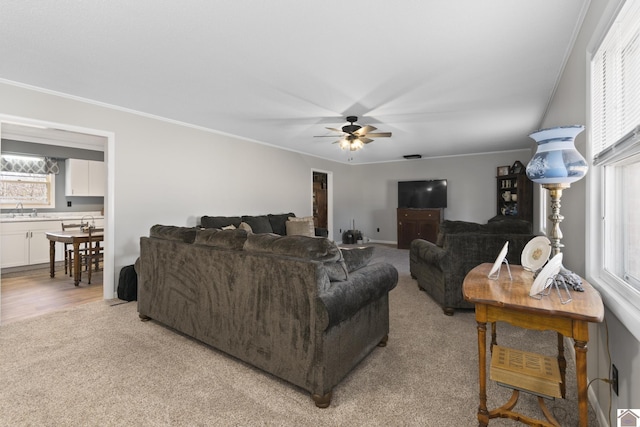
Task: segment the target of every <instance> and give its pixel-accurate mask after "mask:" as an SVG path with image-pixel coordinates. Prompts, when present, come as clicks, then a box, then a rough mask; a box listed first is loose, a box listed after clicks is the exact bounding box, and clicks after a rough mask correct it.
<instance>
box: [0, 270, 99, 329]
mask: <svg viewBox="0 0 640 427" xmlns="http://www.w3.org/2000/svg"><path fill="white" fill-rule="evenodd" d="M86 277H87V276H86V273H85V272H83V275H82V278H83V281H81V282H80V286H74V285H73V279H72V278H71V277H69V276H68V275H65V274H64V268H63V267H62V266H60V267H56V277H55V278H51V277H49V265H48V264H46V265H42V266H36V267H35V268H33V269H29V270H25V271H15V270H14V271H3V272H2V276H1V280H2V282H1V283H0V286H1V289H0V291H1V293H0V325H6V324H8V323H11V322H16V321H18V320H22V319H26V318H29V317H34V316H39V315H41V314H45V313H49V312H51V311H56V310H60V309H63V308H69V307H74V306H77V305H81V304H86V303H88V302H93V301H100V300H102V299H103V293H102V270H100V271H95V272H93V274H92V276H91V285H87V282H86Z"/></svg>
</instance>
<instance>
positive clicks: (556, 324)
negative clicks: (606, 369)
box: [463, 263, 604, 427]
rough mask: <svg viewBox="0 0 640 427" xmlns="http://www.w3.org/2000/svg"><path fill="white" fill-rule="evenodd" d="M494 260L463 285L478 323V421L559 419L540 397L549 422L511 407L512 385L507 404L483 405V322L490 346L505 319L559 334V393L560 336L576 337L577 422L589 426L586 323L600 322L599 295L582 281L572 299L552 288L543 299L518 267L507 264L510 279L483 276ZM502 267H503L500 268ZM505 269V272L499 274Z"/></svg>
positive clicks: (562, 368) (529, 276) (551, 422)
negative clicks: (534, 294)
mask: <svg viewBox="0 0 640 427" xmlns="http://www.w3.org/2000/svg"><path fill="white" fill-rule="evenodd" d="M491 267H492V264H489V263H487V264H480V265H479V266H477V267H475V268H474V269H473V270H471V271H470V272H469V274H467V276H466V277H465V279H464V283H463V294H464V298H465V299H466V300H467V301H469V302H472V303H474V304H475V306H476V322H477V324H478V370H479V383H480V406H479V407H478V425H479V426H481V427H486V426H487V425H488V423H489V420H490V419H491V418H498V417H501V418H510V419H513V420H518V421H521V422H523V423H525V424H528V425H538V426H555V425H557V421H555V420H554V419H553V417H552V416H551V414H550V413H549V412H548V411H547V410H546V407H545V406H544V402H543V399H542V398H541V397H539V399H538V400H539V402H540V404H541V408H542V410H543V413H544V414H545V416H546V417H547V419H548V422H545V421H542V420H535V419H532V418H530V417H527V416H524V415H522V414H519V413H517V412H515V411H513V410H512V409H513V408H514V407H515V405H516V403H517V401H518V390H517V389H514V392H513V395H512V397H511V399H510V400H509V402H507V403H506V404H505V405H503V406H501V407H499V408H496V409H494V410H492V411H489V410H488V409H487V372H486V371H487V354H486V350H487V349H486V347H487V344H486V332H487V322H491V323H492V340H491V346H492V348H493V346H494V345H495V344H496V332H495V322H497V321H504V322H507V323H510V324H512V325H514V326H518V327H521V328H527V329H534V330H540V331H542V330H553V331H556V332H557V333H558V358H557V359H558V365H559V369H560V374H561V378H562V386H561V387H562V396H563V397H564V396H565V390H564V384H565V381H564V380H565V372H566V361H565V358H564V344H563V337H570V338H573V340H574V348H575V351H576V377H577V388H578V411H579V415H580V426H581V427H587V421H588V401H587V342H588V341H589V328H588V325H589V322H602V319H603V318H604V306H603V304H602V299H601V298H600V294H599V293H598V291H596V290H595V289H594V288H593V286H591V284H589V283H588V282H586V281H585V280H583V287H584V290H585V291H584V292H575V291H571V296H572V297H573V300H572V301H571V302H570V303H568V304H562V303H561V302H560V299H559V298H558V295H557V294H556V293H554V292H552V293H551V294H550V295H548V296H545V297H543V298H542V299H535V298H532V297H530V296H529V290H530V288H531V285H532V284H533V273H531V272H529V271H526V270H524V269H523V268H522V266H519V265H513V266H511V274H512V276H513V280H510V279H509V276H508V274H501V275H500V278H499V279H498V280H491V279H489V278H488V277H487V275H488V274H489V271H490V270H491ZM503 268H504V267H503ZM503 273H504V272H503Z"/></svg>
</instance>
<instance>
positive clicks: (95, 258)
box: [80, 228, 104, 285]
mask: <svg viewBox="0 0 640 427" xmlns="http://www.w3.org/2000/svg"><path fill="white" fill-rule="evenodd" d="M97 232H101V233H102V232H104V228H89V230H88V233H89V242H88V243H87V248H86V250H85V251H83V252H81V254H80V257H81V262H82V264H81V265H84V266H85V269H86V270H87V276H88V277H87V284H89V285H90V284H91V272H92V271H93V270H94V268H95V271H98V269H99V268H100V261H102V260H104V252H103V249H104V248H103V247H102V246H101V245H100V241H96V242H91V235H92V234H93V233H97ZM80 277H82V270H81V271H80Z"/></svg>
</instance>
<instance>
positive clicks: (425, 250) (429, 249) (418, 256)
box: [409, 239, 447, 270]
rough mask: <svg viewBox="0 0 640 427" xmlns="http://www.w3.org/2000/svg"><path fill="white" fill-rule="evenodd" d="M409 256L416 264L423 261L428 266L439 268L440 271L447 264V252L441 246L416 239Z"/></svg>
mask: <svg viewBox="0 0 640 427" xmlns="http://www.w3.org/2000/svg"><path fill="white" fill-rule="evenodd" d="M409 255H410V257H411V259H412V260H413V261H414V262H417V261H418V260H422V261H424V262H425V263H427V264H431V265H434V266H437V267H438V268H439V269H440V270H442V269H443V268H445V267H444V264H445V262H446V257H447V252H446V251H445V250H444V249H442V248H441V247H440V246H437V245H435V244H434V243H431V242H429V241H427V240H422V239H415V240H413V241H412V242H411V247H410V250H409Z"/></svg>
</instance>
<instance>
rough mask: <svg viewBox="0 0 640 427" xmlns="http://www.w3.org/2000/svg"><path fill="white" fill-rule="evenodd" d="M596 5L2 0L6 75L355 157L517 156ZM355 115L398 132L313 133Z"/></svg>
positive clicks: (489, 0) (585, 0)
mask: <svg viewBox="0 0 640 427" xmlns="http://www.w3.org/2000/svg"><path fill="white" fill-rule="evenodd" d="M588 4H589V0H562V1H558V0H536V1H525V0H520V1H518V0H484V1H478V0H395V1H389V0H322V1H319V0H316V1H300V0H271V1H269V0H226V1H222V0H209V1H206V0H181V1H177V0H176V1H169V0H164V1H158V0H135V1H132V0H109V1H95V0H94V1H81V0H75V1H74V0H62V1H61V0H57V1H54V0H46V1H44V0H2V1H1V2H0V78H1V79H6V80H9V81H14V82H19V83H23V84H28V85H33V86H36V87H40V88H45V89H49V90H53V91H57V92H61V93H65V94H69V95H74V96H78V97H82V98H87V99H91V100H96V101H99V102H101V103H107V104H111V105H114V106H119V107H123V108H127V109H132V110H136V111H140V112H144V113H148V114H153V115H156V116H161V117H165V118H169V119H173V120H177V121H181V122H185V123H189V124H193V125H197V126H202V127H205V128H209V129H213V130H217V131H220V132H224V133H228V134H233V135H237V136H241V137H244V138H248V139H251V140H255V141H260V142H263V143H267V144H271V145H275V146H280V147H283V148H286V149H290V150H294V151H299V152H303V153H308V154H311V155H315V156H319V157H323V158H327V159H332V160H336V161H340V162H347V161H351V162H353V163H371V162H381V161H390V160H400V159H402V156H403V155H405V154H421V155H422V156H423V157H435V156H446V155H457V154H468V153H479V152H492V151H503V150H514V149H521V148H528V147H530V146H531V143H532V140H531V139H530V138H528V136H527V135H528V134H529V133H531V132H532V131H534V130H536V129H537V128H538V127H539V125H540V123H541V121H542V118H543V115H544V113H545V109H546V108H547V104H548V103H549V101H550V99H551V97H552V95H553V91H554V88H555V86H556V84H557V82H558V79H559V77H560V74H561V72H562V68H563V66H564V63H565V61H566V59H567V56H568V54H569V53H570V50H571V48H572V44H573V40H574V38H575V36H576V34H577V31H578V29H579V25H580V24H581V22H582V18H583V16H584V13H585V12H586V8H587V7H588ZM347 115H355V116H358V117H359V121H358V123H359V124H361V125H364V124H371V125H373V126H376V127H377V128H378V129H379V131H381V132H393V136H392V137H391V138H383V139H378V140H376V141H374V142H372V143H371V144H368V145H367V146H365V148H364V149H363V150H360V151H358V152H355V153H348V152H343V151H341V150H340V149H339V147H338V145H337V144H331V142H332V141H333V139H331V138H314V136H317V135H328V134H330V132H329V131H327V130H326V129H325V127H326V126H329V127H341V126H343V125H344V124H346V121H345V117H346V116H347ZM336 139H337V138H336Z"/></svg>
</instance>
